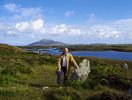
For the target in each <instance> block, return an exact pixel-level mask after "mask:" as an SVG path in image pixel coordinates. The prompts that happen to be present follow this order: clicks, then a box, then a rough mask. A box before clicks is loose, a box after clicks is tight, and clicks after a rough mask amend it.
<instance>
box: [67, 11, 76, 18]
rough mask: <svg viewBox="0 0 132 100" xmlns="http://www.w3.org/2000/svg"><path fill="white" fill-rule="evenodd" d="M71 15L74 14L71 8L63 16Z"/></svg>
mask: <svg viewBox="0 0 132 100" xmlns="http://www.w3.org/2000/svg"><path fill="white" fill-rule="evenodd" d="M72 15H74V11H73V10H71V11H66V12H65V16H66V17H71V16H72Z"/></svg>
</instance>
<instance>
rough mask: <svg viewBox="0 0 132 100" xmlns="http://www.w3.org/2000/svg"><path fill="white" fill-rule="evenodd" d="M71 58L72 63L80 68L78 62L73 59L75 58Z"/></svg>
mask: <svg viewBox="0 0 132 100" xmlns="http://www.w3.org/2000/svg"><path fill="white" fill-rule="evenodd" d="M70 57H71V62H72V63H73V64H74V65H75V66H76V67H77V68H79V66H78V64H77V63H76V61H75V59H74V58H73V56H72V55H70Z"/></svg>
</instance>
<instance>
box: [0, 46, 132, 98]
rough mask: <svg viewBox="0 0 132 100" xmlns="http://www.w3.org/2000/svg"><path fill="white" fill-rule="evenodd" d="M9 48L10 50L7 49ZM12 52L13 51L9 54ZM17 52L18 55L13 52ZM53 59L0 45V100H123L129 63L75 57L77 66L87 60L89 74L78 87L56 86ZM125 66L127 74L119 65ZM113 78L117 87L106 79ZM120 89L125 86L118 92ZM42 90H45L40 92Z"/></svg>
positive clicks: (128, 80) (129, 77)
mask: <svg viewBox="0 0 132 100" xmlns="http://www.w3.org/2000/svg"><path fill="white" fill-rule="evenodd" d="M7 48H10V49H7ZM12 49H13V51H12ZM14 50H16V51H17V50H18V51H19V52H14ZM57 58H58V57H57V56H50V55H46V54H44V55H37V54H33V53H30V52H25V51H23V50H21V49H19V48H16V47H11V46H9V47H8V46H7V45H6V49H5V47H3V45H2V46H1V45H0V100H75V99H77V100H86V99H87V100H103V99H104V100H105V98H107V97H109V98H112V100H116V99H120V98H123V100H124V99H125V100H129V99H130V98H131V96H127V95H126V94H127V86H128V87H129V86H131V84H132V62H131V61H120V60H110V59H99V58H94V57H75V59H76V60H77V63H80V62H81V61H82V60H83V59H84V58H87V59H88V60H90V65H91V73H90V75H89V77H88V78H87V80H86V81H85V82H84V83H81V84H76V83H75V84H68V85H67V86H63V87H62V88H58V86H57V84H56V72H55V71H56V65H57V64H56V63H57ZM124 62H127V63H128V65H129V70H125V69H123V68H122V67H121V65H122V64H123V63H124ZM109 75H113V76H114V77H116V78H117V81H118V82H119V83H118V85H117V84H115V83H114V82H112V81H111V80H110V79H109ZM122 85H124V86H126V87H125V88H122ZM43 86H49V88H48V89H47V90H42V87H43ZM102 98H103V99H102Z"/></svg>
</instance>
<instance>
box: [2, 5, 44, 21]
mask: <svg viewBox="0 0 132 100" xmlns="http://www.w3.org/2000/svg"><path fill="white" fill-rule="evenodd" d="M3 7H4V8H5V9H6V10H8V11H10V12H12V13H14V15H13V16H12V19H14V20H18V19H20V20H21V19H27V18H29V19H31V18H33V19H36V18H43V14H42V13H43V10H42V8H41V7H34V8H33V7H21V5H16V4H15V3H7V4H5V5H3Z"/></svg>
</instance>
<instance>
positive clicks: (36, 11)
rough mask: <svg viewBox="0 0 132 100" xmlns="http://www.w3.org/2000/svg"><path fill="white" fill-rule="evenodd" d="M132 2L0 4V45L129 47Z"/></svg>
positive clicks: (15, 0)
mask: <svg viewBox="0 0 132 100" xmlns="http://www.w3.org/2000/svg"><path fill="white" fill-rule="evenodd" d="M131 5H132V0H0V43H6V44H10V45H27V44H30V43H32V42H36V41H38V40H41V39H52V40H55V41H60V42H64V43H69V44H91V43H107V44H130V43H132V6H131Z"/></svg>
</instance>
